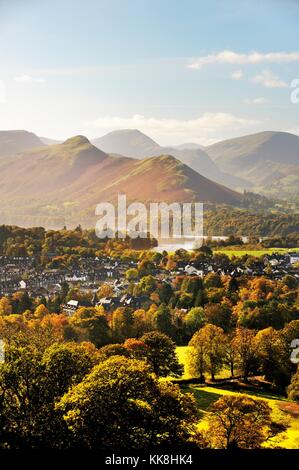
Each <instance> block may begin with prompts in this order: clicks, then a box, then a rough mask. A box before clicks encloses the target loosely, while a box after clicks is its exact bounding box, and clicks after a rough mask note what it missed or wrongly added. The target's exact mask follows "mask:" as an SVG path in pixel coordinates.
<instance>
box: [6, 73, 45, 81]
mask: <svg viewBox="0 0 299 470" xmlns="http://www.w3.org/2000/svg"><path fill="white" fill-rule="evenodd" d="M14 81H15V82H27V83H29V82H31V83H32V82H35V83H44V82H45V81H46V80H45V79H44V78H42V77H32V75H26V74H24V75H19V76H17V77H14Z"/></svg>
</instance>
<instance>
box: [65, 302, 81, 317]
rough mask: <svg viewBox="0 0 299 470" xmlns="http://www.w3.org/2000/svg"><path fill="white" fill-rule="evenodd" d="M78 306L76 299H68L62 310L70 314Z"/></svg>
mask: <svg viewBox="0 0 299 470" xmlns="http://www.w3.org/2000/svg"><path fill="white" fill-rule="evenodd" d="M78 307H79V302H78V300H69V301H68V303H67V304H66V305H64V306H63V309H62V312H63V313H66V314H67V315H69V316H71V315H73V313H75V311H76V310H77V309H78Z"/></svg>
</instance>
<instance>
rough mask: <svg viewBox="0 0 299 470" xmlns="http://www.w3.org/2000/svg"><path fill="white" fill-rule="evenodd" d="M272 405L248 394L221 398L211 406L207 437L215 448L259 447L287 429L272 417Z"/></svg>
mask: <svg viewBox="0 0 299 470" xmlns="http://www.w3.org/2000/svg"><path fill="white" fill-rule="evenodd" d="M271 411H272V410H271V408H270V406H269V405H268V403H267V402H266V401H265V400H258V399H253V398H251V397H249V396H248V395H229V396H223V397H221V398H219V399H218V400H217V401H216V402H215V403H213V405H212V406H211V407H210V412H209V416H208V429H207V436H209V438H210V441H211V445H212V447H216V448H218V449H219V448H222V449H223V448H224V449H236V448H241V449H257V448H260V447H261V445H262V444H263V442H265V441H266V440H268V439H270V438H272V437H274V436H275V435H277V434H278V433H279V432H281V431H283V430H285V428H284V426H282V425H278V424H276V423H274V422H272V420H271Z"/></svg>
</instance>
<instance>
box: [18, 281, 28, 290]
mask: <svg viewBox="0 0 299 470" xmlns="http://www.w3.org/2000/svg"><path fill="white" fill-rule="evenodd" d="M19 285H20V289H26V288H27V283H26V282H25V281H23V280H21V281H20V282H19Z"/></svg>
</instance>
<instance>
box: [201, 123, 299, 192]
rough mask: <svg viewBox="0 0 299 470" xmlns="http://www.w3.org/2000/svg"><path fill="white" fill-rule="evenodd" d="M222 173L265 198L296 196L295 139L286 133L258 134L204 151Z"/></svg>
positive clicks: (298, 145)
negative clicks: (245, 181) (262, 192)
mask: <svg viewBox="0 0 299 470" xmlns="http://www.w3.org/2000/svg"><path fill="white" fill-rule="evenodd" d="M206 151H207V152H208V154H209V155H210V157H211V158H213V160H214V162H215V163H216V164H217V165H218V166H219V167H220V168H221V169H222V170H223V171H227V172H233V173H234V174H235V175H237V176H238V177H241V178H243V179H246V180H247V181H249V182H250V183H251V184H252V186H253V187H255V188H257V189H258V190H262V191H264V192H266V193H268V194H271V193H272V194H276V195H279V194H280V195H281V196H285V195H287V194H291V193H293V194H298V191H299V189H298V184H297V182H298V180H299V137H298V136H296V135H293V134H289V133H287V132H261V133H259V134H253V135H248V136H244V137H239V138H237V139H230V140H225V141H223V142H218V143H217V144H214V145H211V146H210V147H207V148H206Z"/></svg>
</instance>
